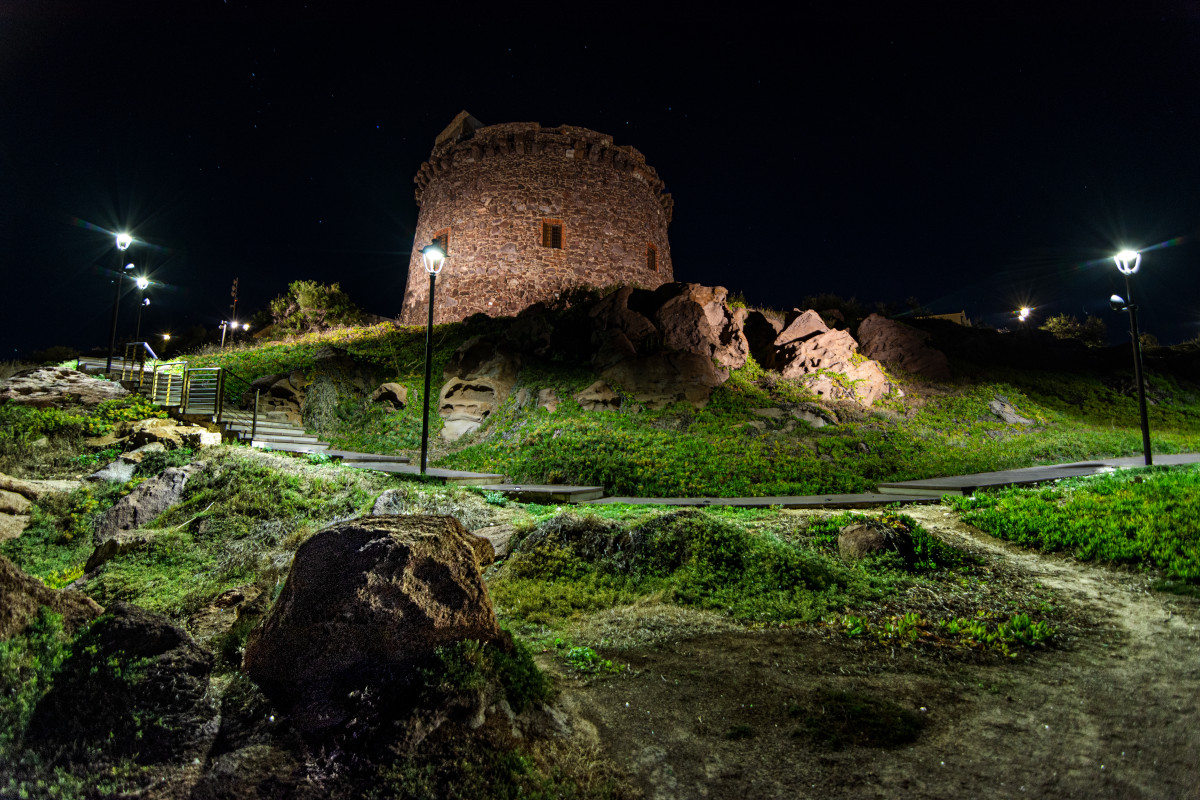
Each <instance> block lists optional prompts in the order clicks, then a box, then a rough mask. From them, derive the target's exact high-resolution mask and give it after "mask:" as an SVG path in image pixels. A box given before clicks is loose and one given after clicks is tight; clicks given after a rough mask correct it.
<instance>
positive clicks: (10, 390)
mask: <svg viewBox="0 0 1200 800" xmlns="http://www.w3.org/2000/svg"><path fill="white" fill-rule="evenodd" d="M128 396H129V391H128V390H127V389H125V387H123V386H122V385H121V384H119V383H117V382H116V381H109V380H104V379H103V378H93V377H91V376H90V375H85V374H84V373H82V372H78V371H76V370H73V369H66V368H65V367H38V368H37V369H28V370H24V371H23V372H18V373H17V374H15V375H13V376H12V377H11V378H9V379H8V380H5V381H0V402H3V401H6V400H7V401H8V402H10V403H19V404H20V405H26V406H33V407H34V408H50V407H51V406H54V407H57V408H66V407H68V406H76V405H84V406H94V405H96V404H97V403H102V402H104V401H105V400H116V399H119V398H122V397H128Z"/></svg>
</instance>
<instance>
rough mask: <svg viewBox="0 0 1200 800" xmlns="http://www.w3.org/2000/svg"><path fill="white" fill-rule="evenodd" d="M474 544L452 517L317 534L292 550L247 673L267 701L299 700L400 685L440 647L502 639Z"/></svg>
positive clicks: (354, 524)
mask: <svg viewBox="0 0 1200 800" xmlns="http://www.w3.org/2000/svg"><path fill="white" fill-rule="evenodd" d="M468 537H469V534H468V532H467V531H466V530H465V529H464V528H463V526H462V524H461V523H459V521H458V520H457V519H455V518H454V517H448V516H418V515H412V516H378V517H375V516H373V517H363V518H361V519H357V520H353V521H349V522H341V523H338V524H336V525H333V526H331V527H329V528H326V529H325V530H323V531H321V532H319V533H317V534H316V535H315V536H313V537H312V538H311V539H309V540H308V541H306V542H305V543H304V544H302V545H301V546H300V548H299V549H298V550H297V551H296V556H295V559H294V560H293V562H292V568H291V571H290V572H289V574H288V577H287V581H286V582H285V583H284V586H283V590H282V592H281V593H280V595H279V599H278V600H277V601H276V602H275V605H274V607H273V608H272V609H271V612H270V614H269V615H268V617H267V619H266V620H265V621H264V623H263V625H262V626H261V627H259V628H256V629H255V630H254V631H253V632H252V633H251V636H250V639H249V641H248V642H247V644H246V653H245V658H244V660H243V667H244V668H245V670H246V671H247V672H248V673H249V675H250V676H251V677H252V678H254V680H255V681H256V682H258V684H259V685H260V686H262V687H263V688H264V689H266V690H267V691H268V693H270V694H272V695H274V696H275V697H277V698H283V699H284V700H287V701H295V700H297V699H299V698H301V697H312V696H313V694H314V693H317V694H323V695H326V696H332V695H333V694H336V692H337V687H339V686H342V687H344V686H355V685H357V686H361V685H362V683H363V681H364V680H366V681H368V682H370V681H372V680H375V679H385V680H399V681H401V682H403V681H404V680H407V679H410V678H412V677H413V676H414V675H415V674H416V673H415V671H416V670H417V669H418V668H419V667H421V665H423V664H425V663H428V662H429V660H430V659H431V658H432V657H433V656H434V653H435V650H436V649H437V648H438V647H441V646H443V645H449V644H452V643H454V642H457V641H460V640H463V639H475V640H480V641H494V640H496V641H498V640H500V639H501V638H502V635H501V631H500V628H499V625H498V624H497V622H496V615H495V613H494V612H493V610H492V603H491V600H490V599H489V597H488V594H487V587H486V586H485V585H484V583H483V578H482V576H481V575H480V573H479V567H478V566H477V565H476V557H475V553H474V549H473V547H472V545H471V543H470V541H469V538H468ZM336 722H337V720H336V719H334V718H332V717H326V718H324V719H317V718H316V717H312V718H307V719H306V720H302V721H300V723H299V724H301V725H302V727H306V728H309V729H312V728H320V727H323V726H325V725H327V724H336Z"/></svg>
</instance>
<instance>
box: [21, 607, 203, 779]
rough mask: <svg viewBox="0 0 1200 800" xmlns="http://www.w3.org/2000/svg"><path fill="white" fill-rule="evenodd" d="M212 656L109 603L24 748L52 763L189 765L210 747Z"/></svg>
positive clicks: (153, 620)
mask: <svg viewBox="0 0 1200 800" xmlns="http://www.w3.org/2000/svg"><path fill="white" fill-rule="evenodd" d="M212 667H213V657H212V654H211V653H209V652H207V651H206V650H204V649H203V648H201V647H199V646H198V645H197V644H196V643H195V642H194V641H192V638H191V637H190V636H188V634H187V633H186V632H185V631H184V630H183V629H182V628H180V627H178V626H176V625H175V624H173V623H172V622H171V621H170V620H168V619H167V618H166V617H164V616H161V615H159V614H154V613H151V612H149V611H145V610H143V609H140V608H138V607H136V606H131V605H127V604H125V603H114V604H113V605H112V606H110V607H109V608H108V610H107V612H106V613H105V614H104V616H102V617H101V618H100V619H98V620H97V621H96V622H95V624H93V625H92V627H91V628H90V629H89V630H88V631H87V632H86V633H85V634H83V636H82V637H81V638H80V639H79V640H78V641H77V642H76V643H75V646H74V648H73V653H72V656H71V658H69V659H68V660H67V661H66V662H65V663H64V665H63V669H62V671H61V672H59V673H58V674H57V675H56V676H55V678H54V686H53V687H52V688H51V690H50V692H49V693H48V694H47V695H46V696H45V697H44V698H42V700H41V702H39V703H38V706H37V709H36V710H35V711H34V713H33V718H32V719H31V720H30V723H29V729H28V732H27V736H26V744H27V745H29V746H31V747H32V748H33V749H36V750H40V751H41V752H42V753H43V754H44V755H45V757H47V758H48V759H50V760H51V762H52V763H63V762H76V763H82V762H88V763H92V761H93V759H95V758H96V757H97V756H99V757H100V758H101V759H102V760H106V761H107V760H118V759H130V760H132V761H133V762H134V763H137V764H158V763H164V762H171V763H179V762H184V763H186V762H188V761H191V759H192V758H193V757H195V756H198V755H202V754H203V753H204V751H205V749H206V746H207V744H208V743H209V741H211V738H212V732H211V731H210V730H208V726H207V725H206V723H208V722H209V721H210V720H212V719H213V718H214V717H215V716H216V711H217V709H216V707H215V704H214V703H213V702H212V700H211V698H210V697H209V693H208V679H209V675H210V673H211V672H212Z"/></svg>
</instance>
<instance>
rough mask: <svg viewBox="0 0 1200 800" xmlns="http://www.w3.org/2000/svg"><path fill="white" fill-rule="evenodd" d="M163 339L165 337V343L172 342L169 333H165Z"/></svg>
mask: <svg viewBox="0 0 1200 800" xmlns="http://www.w3.org/2000/svg"><path fill="white" fill-rule="evenodd" d="M162 337H163V341H164V342H169V341H171V334H169V333H164V334H163V335H162Z"/></svg>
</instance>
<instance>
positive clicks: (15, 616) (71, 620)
mask: <svg viewBox="0 0 1200 800" xmlns="http://www.w3.org/2000/svg"><path fill="white" fill-rule="evenodd" d="M39 606H46V607H48V608H49V609H50V610H51V611H53V612H54V613H55V614H61V615H62V617H63V625H64V627H65V628H66V629H67V631H68V632H72V633H73V632H74V631H76V630H78V629H79V627H80V626H82V625H84V624H86V623H88V622H91V621H92V620H94V619H95V618H96V617H98V616H100V614H101V613H102V612H103V610H104V609H102V608H100V606H98V605H96V602H95V601H94V600H92V599H91V598H90V597H88V596H87V595H85V594H82V593H80V592H76V591H71V590H59V589H51V588H49V587H47V586H46V585H45V584H43V583H42V582H41V581H39V580H38V579H37V578H34V577H32V576H30V575H26V574H25V573H24V572H22V571H21V570H20V569H19V568H18V567H17V565H16V564H14V563H12V562H11V561H9V560H8V559H7V558H5V557H4V556H0V641H3V640H4V639H7V638H8V637H10V636H12V635H13V634H15V633H19V632H21V631H22V630H24V629H25V626H27V625H28V624H29V623H30V622H32V621H33V620H34V618H36V617H37V613H38V607H39Z"/></svg>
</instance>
